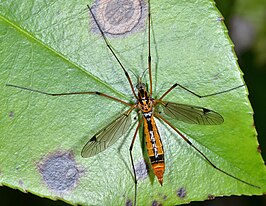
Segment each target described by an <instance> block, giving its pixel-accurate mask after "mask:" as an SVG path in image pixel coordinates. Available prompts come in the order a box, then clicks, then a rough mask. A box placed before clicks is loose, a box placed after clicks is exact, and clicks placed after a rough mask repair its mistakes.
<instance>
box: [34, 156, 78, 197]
mask: <svg viewBox="0 0 266 206" xmlns="http://www.w3.org/2000/svg"><path fill="white" fill-rule="evenodd" d="M38 168H39V171H40V173H41V176H42V178H43V180H44V182H45V183H46V185H47V186H48V188H49V189H51V190H53V191H55V192H58V193H63V192H66V191H68V190H70V189H71V188H73V187H74V186H75V185H76V183H77V181H78V179H79V177H80V171H79V169H78V168H77V164H76V162H75V159H74V156H73V154H72V153H71V152H57V153H54V154H51V155H49V156H48V157H46V158H44V159H43V160H41V161H40V163H39V165H38Z"/></svg>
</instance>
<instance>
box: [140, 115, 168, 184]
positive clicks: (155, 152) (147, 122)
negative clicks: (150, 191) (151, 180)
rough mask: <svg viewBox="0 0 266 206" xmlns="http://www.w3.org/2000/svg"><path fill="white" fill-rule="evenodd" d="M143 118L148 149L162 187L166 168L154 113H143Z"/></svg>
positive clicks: (154, 170)
mask: <svg viewBox="0 0 266 206" xmlns="http://www.w3.org/2000/svg"><path fill="white" fill-rule="evenodd" d="M143 116H144V134H145V139H146V148H147V151H148V155H149V157H150V160H151V165H152V168H153V172H154V174H155V175H156V176H157V178H158V181H159V182H160V184H161V185H162V184H163V174H164V168H165V164H164V152H163V145H162V141H161V138H160V134H159V132H158V128H157V126H156V123H155V120H154V117H153V114H152V112H147V113H143Z"/></svg>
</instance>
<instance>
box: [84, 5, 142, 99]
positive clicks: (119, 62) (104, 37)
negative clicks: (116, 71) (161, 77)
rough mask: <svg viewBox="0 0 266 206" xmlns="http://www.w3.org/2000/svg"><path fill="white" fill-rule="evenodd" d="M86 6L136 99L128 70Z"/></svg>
mask: <svg viewBox="0 0 266 206" xmlns="http://www.w3.org/2000/svg"><path fill="white" fill-rule="evenodd" d="M87 7H88V9H89V11H90V13H91V16H92V18H93V20H94V21H95V23H96V25H97V27H98V29H99V31H100V33H101V35H102V37H103V39H104V42H105V44H106V46H107V47H108V49H109V50H110V51H111V53H112V54H113V56H114V57H115V59H116V61H117V62H118V64H119V65H120V67H121V68H122V69H123V71H124V73H125V75H126V77H127V80H128V82H129V84H130V87H131V90H132V93H133V95H134V96H135V97H136V99H137V95H136V93H135V90H134V87H133V84H132V81H131V79H130V76H129V75H128V72H127V71H126V69H125V67H124V65H123V64H122V62H121V61H120V60H119V58H118V57H117V55H116V53H115V52H114V50H113V49H112V47H111V45H110V44H109V42H108V41H107V38H106V36H105V34H104V32H103V31H102V29H101V27H100V25H99V23H98V21H97V20H96V17H95V15H94V13H93V12H92V10H91V8H90V6H89V5H87Z"/></svg>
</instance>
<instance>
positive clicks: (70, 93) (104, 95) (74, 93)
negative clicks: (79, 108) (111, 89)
mask: <svg viewBox="0 0 266 206" xmlns="http://www.w3.org/2000/svg"><path fill="white" fill-rule="evenodd" d="M6 86H9V87H15V88H18V89H23V90H27V91H31V92H36V93H40V94H45V95H49V96H66V95H77V94H93V95H99V96H103V97H106V98H109V99H112V100H114V101H117V102H120V103H122V104H125V105H127V106H130V107H132V104H129V103H127V102H125V101H123V100H120V99H117V98H115V97H112V96H109V95H107V94H103V93H101V92H69V93H48V92H43V91H40V90H37V89H31V88H27V87H21V86H17V85H13V84H6Z"/></svg>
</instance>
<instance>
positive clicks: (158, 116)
mask: <svg viewBox="0 0 266 206" xmlns="http://www.w3.org/2000/svg"><path fill="white" fill-rule="evenodd" d="M154 115H155V116H156V117H157V118H159V119H161V120H163V121H164V122H165V123H166V124H168V125H169V126H170V127H171V128H172V129H173V130H175V132H176V133H178V134H179V135H180V136H181V137H182V138H183V140H185V141H186V143H188V144H189V145H190V146H191V147H193V148H194V149H195V150H196V151H197V152H198V153H199V154H200V155H201V156H202V157H203V158H204V159H205V160H206V161H207V162H208V163H209V164H210V165H211V166H212V167H213V168H214V169H216V170H218V171H220V172H222V173H224V174H226V175H227V176H229V177H232V178H233V179H236V180H238V181H240V182H242V183H245V184H247V185H249V186H252V187H256V188H260V187H259V186H256V185H253V184H251V183H248V182H246V181H244V180H242V179H240V178H238V177H235V176H233V175H231V174H229V173H228V172H226V171H224V170H222V169H220V168H218V167H217V166H215V165H214V164H213V163H212V162H211V160H209V158H208V157H206V155H204V154H203V153H202V152H201V151H200V150H199V149H198V148H197V147H196V146H194V145H193V144H192V142H190V141H189V140H188V139H187V138H186V137H185V136H184V135H183V134H182V133H181V132H180V131H179V130H177V129H176V128H175V127H174V126H173V125H172V124H171V123H170V122H169V121H167V120H166V119H165V118H164V117H162V116H161V115H159V114H157V113H156V114H154Z"/></svg>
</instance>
